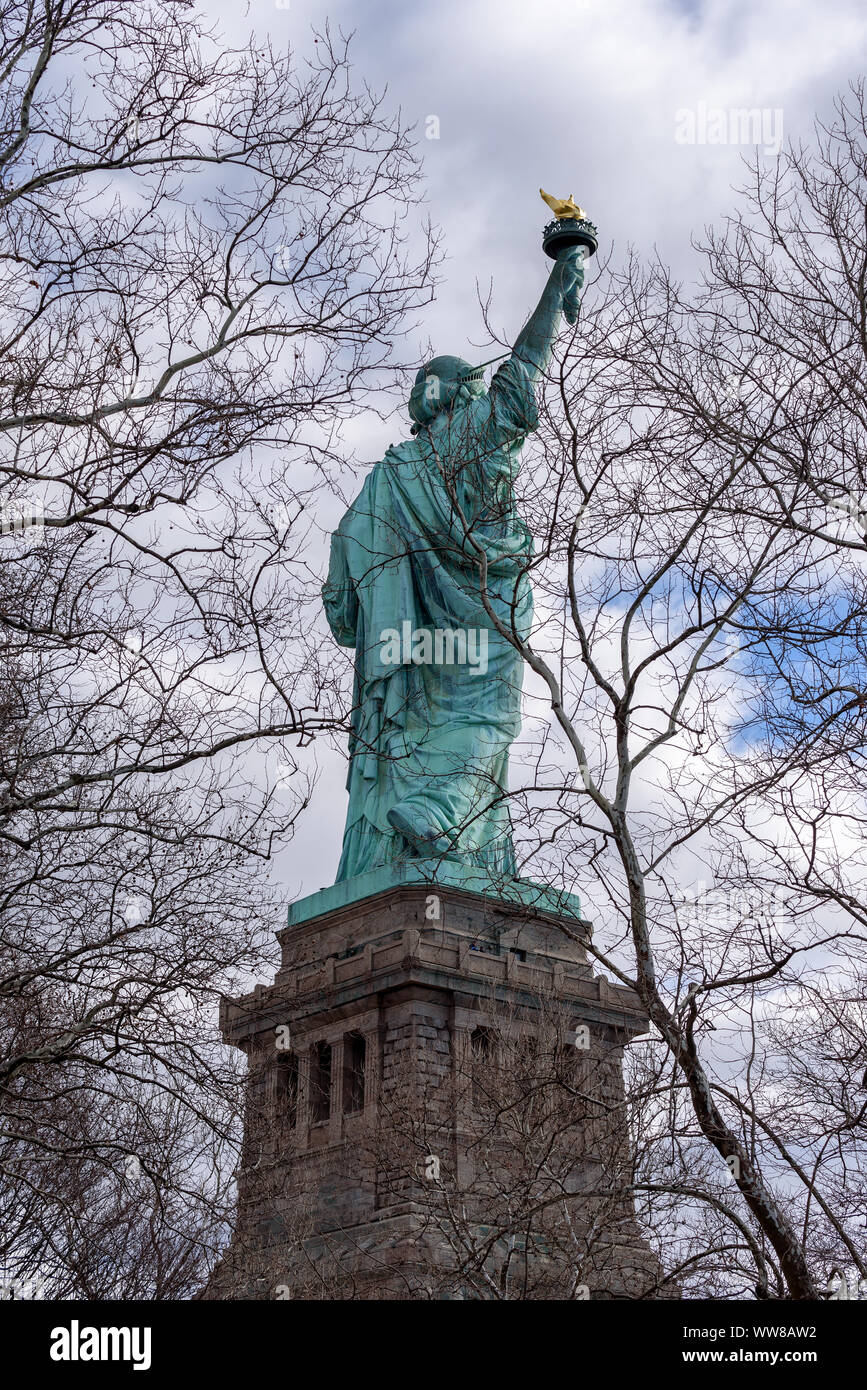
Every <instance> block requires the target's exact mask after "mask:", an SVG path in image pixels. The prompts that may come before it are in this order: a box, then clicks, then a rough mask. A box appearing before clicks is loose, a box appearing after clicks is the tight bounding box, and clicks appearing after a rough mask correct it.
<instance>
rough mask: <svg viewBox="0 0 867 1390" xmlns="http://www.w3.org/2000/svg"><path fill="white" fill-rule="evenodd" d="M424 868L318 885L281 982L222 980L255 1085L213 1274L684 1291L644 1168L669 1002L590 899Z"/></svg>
mask: <svg viewBox="0 0 867 1390" xmlns="http://www.w3.org/2000/svg"><path fill="white" fill-rule="evenodd" d="M405 877H407V875H405V874H404V873H400V874H398V873H395V874H394V875H391V877H390V879H389V875H388V873H387V871H383V875H382V876H381V878H380V879H379V880H378V881H377V882H376V883H371V884H370V885H368V887H369V888H371V889H372V891H370V892H369V893H368V895H367V896H365V897H363V898H361V899H360V900H354V901H353V900H345V901H341V898H348V894H346V893H345V891H344V887H343V886H340V892H338V890H337V889H332V890H326V891H325V892H323V893H320V894H316V895H314V896H313V897H312V898H308V899H305V900H303V902H302V903H301V904H297V905H295V907H294V908H293V909H290V925H289V926H287V927H286V928H285V929H284V930H283V931H282V932H280V933H279V939H280V944H281V947H282V963H281V966H280V969H279V970H278V973H277V976H276V979H275V981H274V983H273V985H271V986H268V987H263V986H257V987H256V989H255V990H254V991H253V993H251V994H249V995H247V996H245V997H243V998H240V999H233V1000H225V1001H224V1003H223V1008H222V1015H221V1025H222V1030H223V1036H224V1037H225V1039H226V1041H227V1042H230V1043H233V1044H234V1045H235V1046H237V1047H240V1048H242V1049H243V1050H244V1051H245V1052H246V1054H247V1056H248V1059H249V1069H250V1070H249V1098H248V1110H247V1119H246V1132H245V1147H244V1156H243V1162H242V1168H241V1172H240V1174H239V1211H238V1222H237V1229H236V1232H235V1237H234V1240H233V1243H232V1246H231V1247H230V1249H229V1251H228V1252H227V1255H226V1257H225V1259H224V1260H223V1262H222V1264H221V1266H220V1268H219V1269H218V1270H217V1272H216V1274H215V1276H214V1279H213V1280H212V1283H211V1285H210V1287H209V1289H208V1290H207V1291H206V1293H205V1295H204V1296H205V1297H211V1298H220V1297H223V1298H227V1297H228V1298H266V1299H267V1298H286V1297H292V1298H297V1297H306V1298H309V1297H322V1298H356V1297H361V1298H364V1297H367V1298H371V1297H374V1298H430V1297H433V1298H477V1297H481V1298H484V1297H498V1296H501V1295H502V1292H503V1290H506V1292H507V1293H508V1296H509V1297H536V1298H569V1297H579V1298H584V1297H590V1298H612V1297H614V1298H624V1297H625V1298H638V1297H648V1296H649V1297H665V1296H670V1292H669V1293H666V1292H665V1291H662V1292H660V1291H659V1288H658V1283H659V1279H660V1278H661V1274H660V1270H659V1267H658V1263H657V1261H656V1259H655V1257H654V1256H653V1255H652V1253H651V1252H650V1250H649V1248H648V1247H647V1245H646V1243H645V1242H644V1241H643V1240H642V1238H641V1236H640V1233H639V1231H638V1229H637V1226H636V1223H635V1219H634V1213H633V1208H632V1202H631V1198H630V1197H629V1194H628V1190H627V1189H628V1182H629V1143H628V1128H627V1117H626V1113H625V1108H624V1104H623V1083H622V1072H621V1056H622V1049H623V1047H624V1045H625V1044H626V1043H627V1042H628V1041H629V1040H630V1039H631V1038H633V1037H634V1036H635V1035H636V1034H639V1033H641V1032H642V1031H644V1030H645V1029H646V1026H647V1020H646V1019H645V1018H644V1016H643V1014H642V1011H641V1009H640V1006H639V1002H638V1000H637V998H636V997H635V996H634V995H633V994H632V993H631V992H630V991H629V990H626V989H623V988H621V987H619V986H615V985H611V984H609V983H608V982H607V981H606V980H605V979H603V978H601V977H600V976H598V975H594V974H593V971H592V969H591V967H590V965H589V964H588V961H587V956H586V952H585V949H584V943H585V942H586V940H587V939H588V934H589V926H588V924H587V923H585V922H582V921H581V920H580V916H579V915H578V911H579V909H578V905H577V902H576V900H575V899H574V898H573V899H570V898H568V896H566V897H564V898H563V899H561V900H556V901H555V900H553V899H552V898H551V897H550V895H545V894H544V893H542V892H540V891H538V890H537V891H536V892H535V894H534V892H533V891H530V890H531V889H532V885H524V886H523V889H522V891H517V892H516V891H514V889H513V890H512V891H510V892H508V893H507V892H503V891H502V890H500V891H499V893H498V895H497V896H494V895H493V894H490V893H485V892H484V891H482V890H483V887H484V885H482V884H479V883H474V882H473V883H468V882H465V884H464V885H463V886H460V884H459V882H452V883H444V882H441V881H435V882H416V883H413V882H410V881H402V879H403V878H405ZM524 890H526V891H524ZM320 909H323V910H321V911H320Z"/></svg>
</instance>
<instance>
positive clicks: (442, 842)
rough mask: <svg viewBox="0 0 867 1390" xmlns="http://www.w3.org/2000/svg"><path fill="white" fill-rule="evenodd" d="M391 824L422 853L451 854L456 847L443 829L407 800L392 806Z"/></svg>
mask: <svg viewBox="0 0 867 1390" xmlns="http://www.w3.org/2000/svg"><path fill="white" fill-rule="evenodd" d="M387 820H388V823H389V825H391V826H393V827H394V829H395V830H397V831H398V832H399V834H401V835H402V836H403V838H404V839H405V840H408V841H409V843H410V844H411V845H412V847H413V849H415V850H418V852H419V853H420V854H450V853H451V852H452V850H453V849H454V845H453V844H452V841H451V840H450V839H449V837H448V836H447V835H444V834H443V833H442V831H440V830H437V828H436V827H435V826H433V825H431V824H430V822H429V821H426V820H425V819H424V817H423V816H422V815H421V814H420V812H419V811H418V810H417V809H416V807H414V806H409V805H407V804H406V802H403V803H398V805H397V806H392V808H391V810H390V811H389V812H388V815H387Z"/></svg>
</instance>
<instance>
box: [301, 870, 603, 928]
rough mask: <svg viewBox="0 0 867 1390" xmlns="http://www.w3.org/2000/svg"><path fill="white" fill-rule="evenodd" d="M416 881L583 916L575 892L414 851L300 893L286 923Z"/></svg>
mask: <svg viewBox="0 0 867 1390" xmlns="http://www.w3.org/2000/svg"><path fill="white" fill-rule="evenodd" d="M417 885H424V886H429V887H430V888H431V891H434V890H435V889H436V887H437V886H440V887H442V888H460V889H461V890H462V891H463V892H465V893H474V894H475V895H476V896H477V897H480V898H489V899H491V900H492V901H496V902H498V903H502V902H507V903H514V904H515V906H516V907H525V908H527V909H528V910H530V911H533V912H544V913H550V914H552V915H554V916H558V917H571V918H574V919H576V920H577V921H580V920H581V903H580V901H579V899H578V898H577V896H576V895H575V894H574V893H566V892H559V891H558V890H556V889H554V888H548V887H544V886H543V885H542V884H538V883H532V882H531V881H530V880H529V879H526V878H502V877H499V876H497V875H492V874H489V873H487V872H486V871H485V870H484V869H481V868H478V867H476V866H474V865H471V864H466V863H462V862H461V861H460V860H458V859H422V858H420V857H417V858H407V859H406V860H404V861H403V862H402V863H393V864H386V865H383V866H381V867H380V868H376V869H369V870H368V871H367V873H364V874H359V875H358V876H357V877H356V878H348V879H342V880H340V881H338V882H337V883H335V884H334V885H333V887H331V888H323V889H321V890H320V892H318V893H311V894H310V895H309V896H308V897H306V898H299V899H298V901H297V902H294V903H291V904H290V906H289V912H288V925H289V926H290V927H297V926H300V925H301V923H302V922H309V921H311V920H312V919H313V918H314V917H321V916H323V915H324V914H325V913H326V912H334V911H335V910H336V909H337V908H341V907H348V906H349V905H350V903H357V902H360V901H361V900H362V899H363V898H372V897H374V896H375V895H376V894H377V893H383V892H386V891H387V890H388V889H390V888H400V887H412V886H417Z"/></svg>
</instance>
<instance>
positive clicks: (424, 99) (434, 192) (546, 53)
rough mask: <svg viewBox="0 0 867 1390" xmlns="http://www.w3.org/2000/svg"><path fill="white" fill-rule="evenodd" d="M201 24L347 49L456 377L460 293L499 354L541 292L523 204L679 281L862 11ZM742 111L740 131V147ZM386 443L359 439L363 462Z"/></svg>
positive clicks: (781, 6)
mask: <svg viewBox="0 0 867 1390" xmlns="http://www.w3.org/2000/svg"><path fill="white" fill-rule="evenodd" d="M207 16H208V17H209V18H214V17H217V18H218V20H219V23H220V25H221V27H222V29H223V31H224V32H225V34H226V36H227V38H229V39H232V38H238V39H240V38H242V37H245V36H246V35H248V34H250V33H251V32H252V33H253V34H254V35H255V36H257V37H259V38H264V37H266V36H267V37H269V38H270V39H271V41H272V42H273V44H274V45H275V46H276V47H282V46H284V45H291V46H292V47H293V48H295V49H296V50H297V51H299V53H303V52H305V51H306V50H308V49H311V48H312V32H311V31H312V29H313V28H321V27H322V26H323V25H324V24H325V22H326V20H328V21H329V22H330V23H331V26H332V29H333V30H335V31H337V30H342V31H343V32H344V33H349V32H353V33H354V36H355V37H354V42H353V49H352V52H353V56H354V61H355V64H356V66H357V69H358V73H359V76H360V77H364V78H365V79H367V80H368V81H370V82H371V84H372V85H373V86H374V87H376V88H379V89H381V88H382V87H384V86H385V85H386V84H387V85H388V89H389V95H390V100H391V102H392V103H393V105H394V106H400V107H401V109H402V111H403V113H404V116H405V118H406V119H407V120H408V121H409V122H410V123H417V126H418V134H419V138H420V145H421V150H422V153H423V156H424V162H425V168H426V175H427V185H428V195H429V205H430V212H431V216H432V218H433V220H434V222H435V223H437V224H439V226H440V227H441V228H442V231H443V234H444V247H445V250H446V253H447V260H446V262H445V265H444V267H443V282H442V285H441V287H440V291H439V295H438V298H437V302H436V304H435V305H433V306H432V307H431V308H430V310H429V311H428V314H427V319H426V322H425V329H426V332H427V334H429V336H430V339H431V341H432V342H433V344H434V346H435V348H436V350H437V351H440V352H455V353H458V354H460V355H461V356H465V357H468V358H470V359H471V360H472V359H473V358H474V357H475V359H476V360H479V356H480V349H479V347H478V345H479V344H481V343H482V342H483V341H484V333H483V329H482V325H481V320H480V315H479V311H478V307H477V304H476V282H477V281H478V282H480V283H481V284H482V286H483V287H484V288H487V285H488V283H489V281H492V282H493V287H494V300H493V305H494V322H495V323H496V324H497V325H498V326H499V327H500V328H501V329H502V331H503V333H504V334H506V335H508V336H511V337H514V335H515V334H517V332H518V330H519V329H520V327H521V325H522V323H523V321H524V318H525V317H526V314H527V313H528V311H529V310H530V309H531V308H532V307H533V304H534V303H535V300H536V298H537V297H538V293H539V291H540V289H541V287H542V284H543V283H544V278H545V275H546V267H547V266H548V265H549V263H548V262H546V260H545V258H544V256H543V255H542V252H541V246H540V231H541V228H542V225H543V224H544V222H545V221H546V220H547V217H548V213H547V209H546V208H545V207H544V205H543V204H542V202H541V201H540V198H539V192H538V190H539V186H540V184H541V185H542V186H544V187H545V188H546V189H547V190H548V191H549V192H553V193H555V194H557V195H559V196H564V195H565V194H567V193H570V192H571V193H573V194H574V196H575V198H576V200H577V201H578V202H579V203H580V204H581V205H582V206H583V207H585V208H586V209H587V210H588V212H589V215H590V216H591V217H592V218H593V219H594V220H595V221H596V223H597V224H598V227H599V231H600V239H601V242H602V244H603V246H604V247H605V248H607V249H610V250H611V251H612V254H613V255H614V256H615V257H619V255H621V254H622V253H623V251H624V250H625V249H626V247H627V246H628V245H630V244H631V245H633V246H634V247H635V248H636V249H637V250H638V252H639V253H640V254H642V255H647V256H649V255H651V254H653V252H654V251H657V252H658V253H659V254H660V255H661V256H662V257H663V259H665V260H666V261H667V262H669V263H670V264H672V265H673V266H674V267H675V269H676V270H677V271H678V273H680V274H681V275H683V276H684V277H685V278H687V279H689V278H690V276H691V275H692V274H693V273H694V270H695V267H696V259H695V257H694V254H693V252H692V251H691V248H690V238H691V237H692V236H693V235H695V234H700V233H701V231H702V229H703V227H704V226H706V225H707V224H709V223H713V222H717V223H718V222H719V221H720V220H721V219H722V218H723V217H724V216H725V214H726V212H727V210H728V209H729V208H730V206H731V204H732V201H733V193H732V189H733V187H734V186H735V185H737V184H738V182H739V181H740V179H741V178H742V176H743V169H742V159H743V157H744V156H745V155H752V154H754V153H755V146H754V145H753V143H751V142H752V141H753V140H755V139H756V138H757V137H758V140H759V144H758V148H759V151H760V154H761V157H762V158H763V159H768V160H770V159H772V158H773V156H774V152H775V149H776V147H777V146H778V145H779V142H780V140H781V139H782V140H786V141H789V140H792V141H795V142H797V141H800V140H809V138H810V136H811V132H812V125H813V120H814V116H815V114H816V113H817V112H818V113H820V114H824V115H825V116H827V115H828V114H830V112H831V110H832V104H833V99H834V95H835V93H836V92H838V91H839V90H841V89H843V88H845V86H846V85H847V83H848V82H849V80H850V79H852V78H853V77H855V76H856V75H857V73H858V71H859V69H861V68H863V59H864V55H865V48H867V45H865V37H867V7H865V6H864V4H863V0H825V3H823V4H822V5H816V4H814V3H807V0H764V3H762V4H755V3H747V0H545V3H529V0H460V3H458V0H437V3H433V0H426V3H418V2H416V3H413V0H327V3H315V0H288V3H287V0H249V3H248V4H246V5H243V4H239V3H238V0H219V3H215V0H212V3H211V4H209V5H208V6H207ZM743 109H749V110H753V111H757V112H759V113H760V115H759V117H757V118H754V119H751V120H750V121H749V122H748V123H747V124H748V128H747V130H746V131H744V130H743V129H742V122H741V119H740V117H739V116H738V115H737V113H738V112H739V111H740V110H743ZM745 135H746V137H747V138H746V140H745V139H744V136H745ZM733 137H734V138H733ZM590 292H592V286H591V290H590ZM488 355H490V354H488ZM399 432H400V426H398V425H397V424H396V423H388V422H387V423H385V424H383V423H382V422H380V421H377V420H372V421H371V423H370V427H369V432H366V433H365V434H364V436H363V439H364V446H363V451H364V454H365V455H366V456H369V457H370V458H371V459H374V458H376V457H377V456H378V455H379V454H381V453H382V452H383V450H384V449H385V448H386V447H387V445H388V444H389V443H390V442H391V441H392V440H393V439H395V438H396V437H397V436H398V434H399ZM344 775H345V768H344V767H343V766H341V765H339V764H338V763H337V762H336V761H334V762H331V761H329V760H328V759H326V761H325V767H324V772H323V779H322V783H321V785H320V792H319V795H318V797H317V801H316V805H315V806H314V808H313V811H314V814H313V816H312V818H311V819H310V820H308V822H307V823H306V824H305V826H304V827H303V828H302V829H301V831H300V833H299V836H298V837H297V838H296V841H295V843H294V845H293V846H292V850H291V852H290V855H289V856H287V858H286V860H285V861H284V865H283V866H281V876H282V877H284V878H288V880H289V882H288V883H287V887H288V888H289V890H290V893H291V894H292V895H294V894H295V893H297V892H298V891H299V890H301V891H303V892H310V891H312V890H313V889H315V888H318V887H319V886H320V885H321V884H326V883H330V882H331V881H332V880H333V876H334V871H335V869H336V863H337V858H338V854H339V846H340V836H341V833H342V821H343V816H344V814H345V804H346V803H345V796H344V794H343V792H342V782H343V777H344ZM299 864H304V865H305V866H306V867H305V872H304V874H303V875H302V874H300V872H299V870H298V869H297V867H296V866H298V865H299Z"/></svg>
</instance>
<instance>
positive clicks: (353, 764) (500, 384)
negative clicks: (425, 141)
mask: <svg viewBox="0 0 867 1390" xmlns="http://www.w3.org/2000/svg"><path fill="white" fill-rule="evenodd" d="M543 197H544V198H545V200H546V202H548V203H549V205H550V206H551V207H552V209H553V210H554V212H555V219H556V220H555V221H554V222H552V223H551V224H550V225H549V226H548V227H546V229H545V241H544V245H545V249H546V251H547V252H548V254H549V255H551V256H552V258H554V260H555V263H554V266H553V268H552V270H551V274H550V276H549V279H548V283H547V285H546V286H545V289H544V291H543V294H542V298H541V299H540V301H539V304H538V307H537V308H536V310H535V311H534V313H533V314H532V315H531V317H530V319H529V321H528V323H527V325H526V327H525V328H524V329H523V331H522V332H521V334H520V335H519V337H518V339H517V341H516V343H515V345H514V348H513V349H512V353H511V356H509V357H508V360H506V361H505V362H504V363H503V365H502V366H501V367H500V368H499V369H498V370H497V371H496V372H495V374H494V376H493V379H492V381H491V385H490V389H489V390H486V389H485V384H484V376H483V371H482V369H481V368H473V367H472V366H471V365H470V364H469V363H468V362H465V361H463V360H462V359H461V358H459V357H435V358H434V359H433V360H432V361H430V362H428V363H427V365H426V366H425V367H423V368H422V369H421V370H420V371H419V373H418V375H417V377H416V380H415V385H414V386H413V388H412V392H411V395H410V398H409V414H410V416H411V418H412V420H413V426H412V435H413V438H412V439H410V440H407V441H406V442H405V443H403V444H398V445H393V446H392V447H391V448H390V449H389V450H388V452H387V453H386V455H385V458H384V459H382V460H381V461H380V462H379V463H377V464H376V465H375V466H374V467H373V468H372V469H371V471H370V473H369V474H368V476H367V478H366V479H365V482H364V486H363V487H362V489H361V492H360V493H359V495H358V497H357V498H356V500H355V502H353V504H352V506H351V507H350V509H349V511H348V512H347V513H346V515H345V516H344V518H343V520H342V521H341V523H340V525H339V527H338V528H337V531H336V532H335V533H334V535H333V536H332V540H331V562H330V566H329V571H328V581H327V583H326V584H325V586H324V588H323V599H324V603H325V610H326V613H327V616H328V622H329V624H330V626H331V631H332V632H333V634H334V636H335V638H336V640H337V641H338V642H339V643H341V645H343V646H347V647H354V648H355V693H354V699H353V715H352V730H351V735H350V748H349V752H350V764H349V777H348V783H347V785H348V788H349V811H348V815H347V819H346V831H345V834H344V837H343V854H342V857H341V860H340V867H339V869H338V874H337V880H338V882H340V881H341V880H343V879H348V878H352V877H353V876H355V875H356V874H361V873H364V872H365V871H367V870H369V869H374V868H377V867H379V866H381V865H386V864H392V863H394V862H395V861H399V860H402V859H406V858H412V857H422V858H428V859H429V858H431V857H432V856H441V855H447V856H449V857H456V858H458V859H460V860H461V861H463V862H464V863H466V864H472V865H478V866H480V867H481V868H483V869H484V870H485V871H487V872H488V873H491V874H494V875H502V876H506V877H510V876H513V875H514V874H515V852H514V847H513V844H512V832H511V824H510V820H509V812H508V804H507V795H506V794H507V787H508V761H509V747H510V745H511V743H512V741H513V740H514V739H515V737H516V736H517V734H518V732H519V729H520V724H521V684H522V674H523V663H522V659H521V657H520V655H519V653H518V652H517V651H516V649H515V647H514V646H513V645H512V644H511V643H510V642H509V640H508V639H507V638H506V637H504V636H503V635H502V634H501V633H500V632H498V631H497V628H496V625H495V623H494V622H493V621H492V618H491V612H493V613H494V614H496V616H497V618H498V619H499V620H500V622H501V623H502V624H503V625H504V627H505V628H506V629H507V630H508V631H513V632H515V633H516V634H517V635H518V636H519V637H520V638H526V637H527V635H528V633H529V630H530V622H531V618H532V611H533V600H532V595H531V592H530V585H529V582H528V579H527V573H526V571H527V564H528V560H529V558H530V556H531V554H532V538H531V536H530V533H529V531H528V530H527V527H526V525H525V524H524V522H523V521H522V520H521V518H520V517H519V516H518V515H517V512H516V509H515V503H514V497H513V491H512V488H513V483H514V480H515V478H516V476H517V472H518V467H519V460H520V453H521V448H522V445H523V443H524V440H525V438H526V436H527V435H528V434H530V433H531V432H532V431H533V430H535V429H536V428H537V426H538V415H537V412H536V402H535V396H534V386H535V383H536V382H537V381H538V380H539V378H540V377H541V375H542V374H543V373H544V371H545V368H546V366H547V363H548V360H549V358H550V354H551V348H552V345H553V342H554V339H555V337H556V334H557V331H558V328H559V325H560V315H561V313H565V316H566V319H567V321H568V322H569V323H574V322H575V321H576V318H577V314H578V292H579V290H580V289H581V287H582V285H583V283H584V267H583V260H584V250H587V251H589V253H590V254H592V253H593V251H594V250H595V247H596V242H595V235H594V233H595V228H593V226H592V224H591V223H588V222H587V221H586V219H585V218H584V214H583V212H582V211H581V209H580V208H576V207H575V205H574V203H573V202H572V200H571V198H570V199H569V200H568V202H566V201H559V202H557V203H556V205H555V201H554V200H552V199H549V198H548V195H547V194H543ZM582 248H583V249H582ZM483 596H484V597H483ZM484 599H486V600H487V606H486V603H485V601H484ZM489 609H490V610H491V612H489V611H488V610H489Z"/></svg>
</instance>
